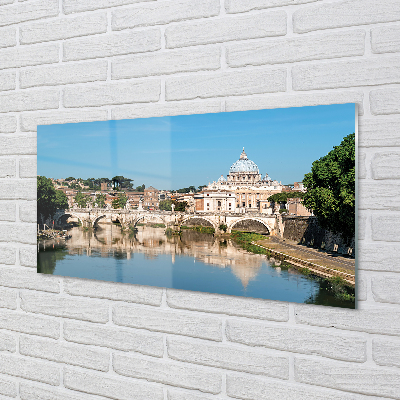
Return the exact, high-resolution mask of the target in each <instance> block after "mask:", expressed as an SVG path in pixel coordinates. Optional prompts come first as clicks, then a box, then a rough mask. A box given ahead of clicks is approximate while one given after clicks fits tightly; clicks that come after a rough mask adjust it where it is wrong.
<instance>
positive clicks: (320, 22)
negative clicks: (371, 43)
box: [293, 0, 400, 33]
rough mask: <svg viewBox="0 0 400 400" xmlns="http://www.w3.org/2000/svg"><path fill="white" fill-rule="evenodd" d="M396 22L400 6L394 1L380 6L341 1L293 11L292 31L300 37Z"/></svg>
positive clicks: (363, 0)
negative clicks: (302, 34)
mask: <svg viewBox="0 0 400 400" xmlns="http://www.w3.org/2000/svg"><path fill="white" fill-rule="evenodd" d="M399 19H400V4H399V2H398V1H397V0H387V1H385V2H383V3H382V4H381V3H380V2H376V1H375V0H342V1H335V2H334V3H324V4H319V5H314V6H310V7H303V8H300V9H299V10H297V11H295V12H294V14H293V30H294V32H296V33H304V32H310V31H316V30H319V29H329V28H339V27H343V26H355V25H365V24H376V23H378V22H391V21H397V20H399Z"/></svg>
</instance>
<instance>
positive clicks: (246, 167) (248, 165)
mask: <svg viewBox="0 0 400 400" xmlns="http://www.w3.org/2000/svg"><path fill="white" fill-rule="evenodd" d="M232 172H255V173H257V174H258V173H259V172H258V167H257V164H256V163H255V162H253V161H251V160H249V159H248V158H247V154H246V153H245V151H244V147H243V151H242V154H241V155H240V158H239V160H237V161H236V162H234V163H233V164H232V166H231V168H230V169H229V173H230V174H231V173H232Z"/></svg>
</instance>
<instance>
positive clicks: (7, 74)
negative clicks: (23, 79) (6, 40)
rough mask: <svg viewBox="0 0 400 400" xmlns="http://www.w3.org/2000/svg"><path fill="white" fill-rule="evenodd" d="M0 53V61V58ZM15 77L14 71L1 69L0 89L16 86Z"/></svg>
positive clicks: (4, 89) (9, 88)
mask: <svg viewBox="0 0 400 400" xmlns="http://www.w3.org/2000/svg"><path fill="white" fill-rule="evenodd" d="M1 58H2V57H1V54H0V62H1V61H2V60H1ZM0 69H1V67H0ZM15 79H16V72H15V71H1V72H0V91H6V90H13V89H15V87H16V83H15Z"/></svg>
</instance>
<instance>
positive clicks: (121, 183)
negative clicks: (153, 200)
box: [112, 175, 133, 190]
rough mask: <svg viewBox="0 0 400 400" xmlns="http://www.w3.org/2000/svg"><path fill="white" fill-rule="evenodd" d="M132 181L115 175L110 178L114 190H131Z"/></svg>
mask: <svg viewBox="0 0 400 400" xmlns="http://www.w3.org/2000/svg"><path fill="white" fill-rule="evenodd" d="M132 182H133V179H129V178H125V177H124V176H122V175H117V176H114V178H112V183H113V187H114V189H129V190H132V189H133V183H132Z"/></svg>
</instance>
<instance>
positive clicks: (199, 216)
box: [179, 215, 218, 230]
mask: <svg viewBox="0 0 400 400" xmlns="http://www.w3.org/2000/svg"><path fill="white" fill-rule="evenodd" d="M191 219H202V220H204V221H207V222H208V223H209V224H210V226H212V227H213V228H214V229H215V230H217V229H218V225H217V223H216V222H215V221H213V220H212V219H210V218H207V217H206V216H203V215H189V216H188V217H186V218H184V219H183V220H182V222H181V223H180V224H179V227H181V226H182V225H184V224H185V222H188V221H189V220H191Z"/></svg>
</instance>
